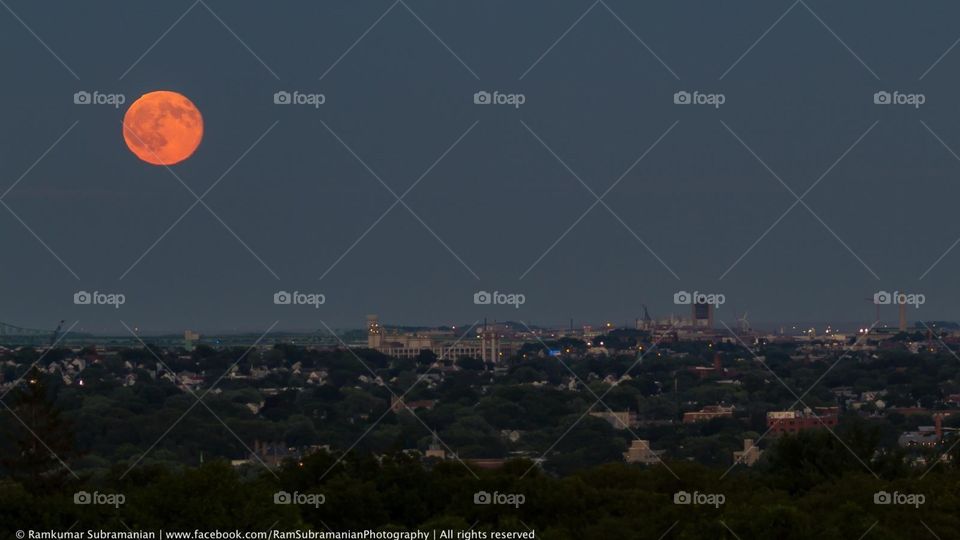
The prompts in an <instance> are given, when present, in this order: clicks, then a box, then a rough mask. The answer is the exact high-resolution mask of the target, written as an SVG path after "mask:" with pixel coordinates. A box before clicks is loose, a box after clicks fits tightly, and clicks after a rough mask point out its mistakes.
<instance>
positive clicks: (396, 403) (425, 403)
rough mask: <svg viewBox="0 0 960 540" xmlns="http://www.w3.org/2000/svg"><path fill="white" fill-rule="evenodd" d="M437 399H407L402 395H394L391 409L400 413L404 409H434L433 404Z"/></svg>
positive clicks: (391, 400) (395, 412)
mask: <svg viewBox="0 0 960 540" xmlns="http://www.w3.org/2000/svg"><path fill="white" fill-rule="evenodd" d="M436 403H437V402H436V401H435V400H432V399H423V400H418V401H406V400H404V399H403V398H402V397H397V396H393V397H392V398H390V410H391V411H393V413H394V414H398V413H400V412H402V411H405V410H407V409H410V410H411V411H415V410H417V409H427V410H430V409H433V406H434V405H436Z"/></svg>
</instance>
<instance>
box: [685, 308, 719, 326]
mask: <svg viewBox="0 0 960 540" xmlns="http://www.w3.org/2000/svg"><path fill="white" fill-rule="evenodd" d="M690 309H691V317H690V318H691V322H692V323H693V326H694V327H696V328H713V310H714V307H713V304H701V303H699V302H691V303H690Z"/></svg>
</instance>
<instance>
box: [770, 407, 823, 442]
mask: <svg viewBox="0 0 960 540" xmlns="http://www.w3.org/2000/svg"><path fill="white" fill-rule="evenodd" d="M838 423H839V417H838V416H837V409H836V407H818V408H817V410H816V411H811V410H806V411H770V412H768V413H767V428H768V429H769V430H770V433H771V434H772V435H780V434H782V433H799V432H801V431H804V430H807V429H819V428H822V427H824V426H826V427H829V428H833V427H834V426H836V425H837V424H838Z"/></svg>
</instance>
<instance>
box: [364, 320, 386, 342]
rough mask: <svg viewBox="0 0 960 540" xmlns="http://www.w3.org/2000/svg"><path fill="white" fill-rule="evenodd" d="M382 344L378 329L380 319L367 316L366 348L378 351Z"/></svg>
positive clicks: (380, 333) (381, 335) (381, 336)
mask: <svg viewBox="0 0 960 540" xmlns="http://www.w3.org/2000/svg"><path fill="white" fill-rule="evenodd" d="M382 343H383V333H382V331H381V329H380V317H378V316H376V315H367V347H369V348H371V349H379V348H380V345H381V344H382Z"/></svg>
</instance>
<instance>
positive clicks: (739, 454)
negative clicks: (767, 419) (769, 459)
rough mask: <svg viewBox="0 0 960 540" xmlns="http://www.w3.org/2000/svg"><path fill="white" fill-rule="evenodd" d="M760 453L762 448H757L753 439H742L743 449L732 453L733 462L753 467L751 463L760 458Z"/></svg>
mask: <svg viewBox="0 0 960 540" xmlns="http://www.w3.org/2000/svg"><path fill="white" fill-rule="evenodd" d="M761 454H763V450H760V449H759V448H757V446H756V444H755V443H754V440H753V439H744V440H743V450H738V451H736V452H734V453H733V462H734V463H743V464H744V465H746V466H747V467H753V465H754V464H755V463H756V462H757V461H759V460H760V455H761Z"/></svg>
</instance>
